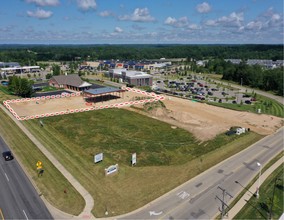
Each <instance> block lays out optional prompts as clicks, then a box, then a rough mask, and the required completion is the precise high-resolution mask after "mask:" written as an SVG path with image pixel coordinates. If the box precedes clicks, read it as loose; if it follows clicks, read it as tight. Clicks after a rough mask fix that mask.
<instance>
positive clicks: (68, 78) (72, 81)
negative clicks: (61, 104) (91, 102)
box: [52, 74, 91, 87]
mask: <svg viewBox="0 0 284 220" xmlns="http://www.w3.org/2000/svg"><path fill="white" fill-rule="evenodd" d="M52 79H54V80H55V81H56V82H57V83H58V84H60V85H69V86H74V87H81V86H82V85H83V84H85V85H84V86H91V84H89V83H86V82H85V81H83V80H82V79H81V78H80V76H79V75H77V74H70V75H59V76H53V77H52Z"/></svg>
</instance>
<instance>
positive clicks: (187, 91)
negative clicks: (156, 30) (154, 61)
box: [153, 75, 255, 104]
mask: <svg viewBox="0 0 284 220" xmlns="http://www.w3.org/2000/svg"><path fill="white" fill-rule="evenodd" d="M153 84H154V85H153V89H154V90H155V91H157V92H161V93H167V94H171V95H175V96H179V97H184V98H188V99H196V100H203V101H208V102H219V103H232V104H240V103H243V104H252V102H253V101H255V99H254V98H253V97H250V96H249V95H247V94H243V93H240V92H239V90H237V89H233V88H231V87H230V86H229V85H225V84H223V85H221V84H217V83H216V82H214V81H213V80H210V79H205V78H204V77H201V76H196V75H192V76H186V77H180V78H178V79H164V78H162V77H161V79H156V81H154V83H153Z"/></svg>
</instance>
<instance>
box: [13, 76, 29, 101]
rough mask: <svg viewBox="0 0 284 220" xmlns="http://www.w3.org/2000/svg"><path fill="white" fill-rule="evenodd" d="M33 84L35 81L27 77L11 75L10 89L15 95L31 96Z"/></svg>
mask: <svg viewBox="0 0 284 220" xmlns="http://www.w3.org/2000/svg"><path fill="white" fill-rule="evenodd" d="M32 84H33V82H32V81H31V80H28V79H26V78H20V77H18V76H10V77H9V85H8V89H9V90H10V91H12V92H13V93H14V94H15V95H18V96H21V97H31V95H32V94H33V88H32Z"/></svg>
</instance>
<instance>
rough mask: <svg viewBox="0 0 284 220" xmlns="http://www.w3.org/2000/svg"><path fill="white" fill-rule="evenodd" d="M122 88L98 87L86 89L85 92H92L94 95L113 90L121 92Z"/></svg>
mask: <svg viewBox="0 0 284 220" xmlns="http://www.w3.org/2000/svg"><path fill="white" fill-rule="evenodd" d="M119 91H121V89H119V88H114V87H102V88H97V89H88V90H85V91H84V92H85V93H90V94H92V95H100V94H104V93H111V92H119Z"/></svg>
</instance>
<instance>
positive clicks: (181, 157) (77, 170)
mask: <svg viewBox="0 0 284 220" xmlns="http://www.w3.org/2000/svg"><path fill="white" fill-rule="evenodd" d="M124 96H126V97H127V96H128V97H127V98H134V99H135V98H136V96H137V94H136V93H135V94H134V95H133V96H132V97H130V96H129V95H124ZM76 98H78V100H79V99H80V100H81V102H82V100H83V98H82V97H76ZM61 102H62V101H61V99H55V103H54V104H52V106H53V108H51V107H49V103H47V102H46V103H40V104H36V103H33V106H32V107H31V106H30V107H28V108H27V107H25V106H23V107H22V106H19V104H23V103H15V105H14V106H13V108H14V109H15V111H17V113H18V114H20V113H21V114H23V115H24V113H27V114H39V113H38V112H37V111H35V110H34V108H39V109H41V111H42V112H44V111H47V110H46V109H48V108H49V109H48V110H53V111H55V110H54V108H57V110H56V111H60V108H61V109H63V110H66V108H68V107H67V106H66V103H61ZM70 103H71V104H72V103H73V102H70ZM74 103H76V101H75V102H74ZM74 103H73V104H74ZM163 103H164V105H165V107H157V108H147V109H146V110H145V108H144V107H143V106H142V105H141V106H139V105H138V106H137V107H135V108H131V107H128V108H127V109H128V110H131V111H127V110H124V109H105V110H97V111H90V112H83V113H78V114H69V115H64V116H56V117H49V118H43V119H41V120H42V122H43V124H44V126H43V127H41V126H40V124H39V121H38V120H28V121H24V122H23V123H24V124H25V125H26V126H27V127H28V128H29V129H30V131H31V132H32V133H33V134H34V135H35V136H36V137H37V138H38V140H39V141H41V142H42V144H43V145H45V147H46V148H47V149H48V150H49V151H51V152H52V153H53V154H54V156H55V157H56V158H57V159H58V160H59V161H60V162H61V163H62V164H64V165H65V167H66V169H68V170H69V171H70V172H71V173H72V174H73V175H74V176H75V177H76V178H77V179H78V180H79V181H80V182H81V184H82V185H83V186H84V187H85V188H86V189H87V190H88V191H89V192H90V193H91V195H92V196H93V198H94V199H95V207H94V209H93V213H94V215H95V216H97V217H103V216H104V213H105V211H106V209H107V210H108V212H109V215H118V214H122V213H126V212H129V211H132V210H134V209H136V208H139V207H141V206H143V205H144V204H146V203H147V202H150V201H152V200H153V199H155V198H157V197H159V196H161V195H163V194H164V193H166V192H168V191H169V190H170V189H172V188H174V187H176V186H178V185H180V184H181V183H183V182H185V181H187V180H188V179H190V178H192V177H194V176H195V175H197V174H199V173H201V172H202V171H204V170H206V169H208V168H210V167H211V166H213V165H214V164H216V163H218V162H221V161H222V160H224V158H227V157H229V156H231V155H233V154H235V153H237V152H239V151H240V150H242V149H244V148H246V147H248V146H250V145H251V144H253V143H254V142H256V141H257V140H259V139H260V138H262V137H263V136H262V135H267V134H270V133H273V132H274V131H275V130H276V129H277V128H279V127H280V126H281V125H282V119H281V118H277V117H272V118H271V117H270V116H267V115H255V114H252V113H247V112H236V111H232V110H228V109H221V108H218V107H214V106H209V105H207V104H203V103H196V102H191V101H186V100H181V99H178V98H174V97H167V98H166V100H164V102H163ZM71 104H70V105H71ZM97 104H98V103H97ZM82 105H83V106H84V107H86V106H85V102H82ZM68 106H69V105H68ZM74 108H80V106H79V105H76V106H74ZM23 109H24V110H25V111H26V112H24V111H23ZM137 109H138V110H137ZM133 111H139V113H143V114H146V115H147V117H146V116H144V115H143V114H138V113H136V112H133ZM157 119H158V120H157ZM161 121H164V122H161ZM165 122H166V123H165ZM232 126H242V127H246V128H250V129H251V130H252V131H254V132H249V133H246V134H244V135H241V136H226V135H224V132H225V131H226V130H228V129H229V128H230V127H232ZM188 131H190V132H191V133H192V134H191V133H188ZM255 132H256V133H255ZM257 133H259V134H257ZM240 142H241V143H242V145H241V146H240V145H239V143H240ZM101 152H103V153H104V161H103V162H101V163H99V164H94V162H93V156H94V155H95V154H97V153H101ZM134 152H136V153H137V166H136V167H131V166H130V159H131V154H132V153H134ZM30 153H32V150H31V151H30ZM116 163H118V164H119V173H118V174H115V175H112V176H107V177H106V176H105V175H104V168H106V167H108V166H109V165H112V164H116ZM172 173H175V175H174V176H173V175H172Z"/></svg>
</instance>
